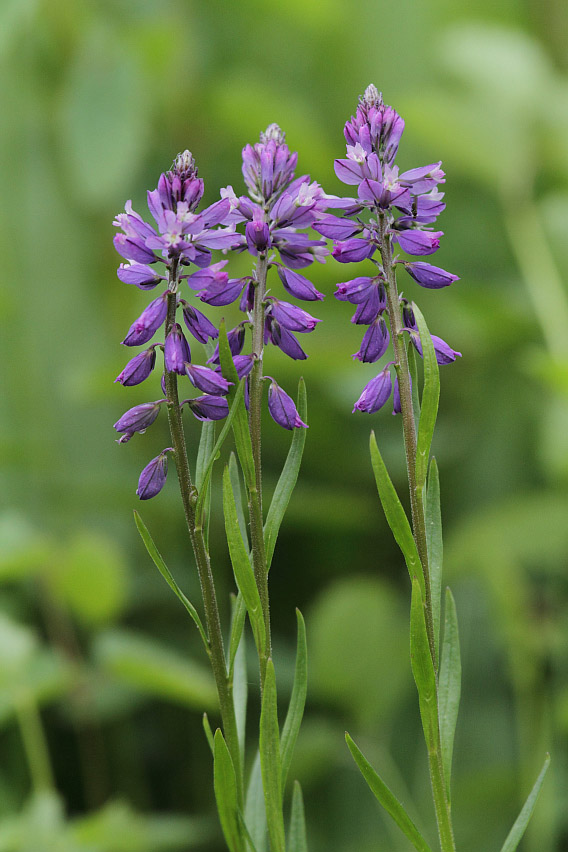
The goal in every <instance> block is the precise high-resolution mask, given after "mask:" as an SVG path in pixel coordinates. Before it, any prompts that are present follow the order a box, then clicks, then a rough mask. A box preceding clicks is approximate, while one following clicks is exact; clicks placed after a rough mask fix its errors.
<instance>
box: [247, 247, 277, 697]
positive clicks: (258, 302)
mask: <svg viewBox="0 0 568 852" xmlns="http://www.w3.org/2000/svg"><path fill="white" fill-rule="evenodd" d="M267 269H268V260H267V257H266V253H262V254H259V256H258V262H257V265H256V275H255V278H256V288H255V294H254V309H253V326H252V349H253V354H254V364H253V368H252V371H251V374H250V379H249V426H250V436H251V443H252V455H253V460H254V470H255V485H254V487H253V488H250V489H249V494H248V497H249V515H250V532H251V543H252V561H253V569H254V576H255V579H256V585H257V587H258V593H259V595H260V602H261V605H262V613H263V616H264V629H265V635H266V642H265V653H264V654H261V655H260V659H259V664H260V687H261V690H263V689H264V681H265V677H266V665H267V662H268V659H269V658H270V656H271V653H272V652H271V635H270V606H269V598H268V572H267V570H266V554H265V550H264V532H263V515H262V463H261V412H262V356H263V351H264V304H263V303H264V298H265V295H266V272H267Z"/></svg>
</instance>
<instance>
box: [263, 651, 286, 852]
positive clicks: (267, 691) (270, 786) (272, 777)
mask: <svg viewBox="0 0 568 852" xmlns="http://www.w3.org/2000/svg"><path fill="white" fill-rule="evenodd" d="M259 748H260V769H261V772H262V786H263V788H264V802H265V807H266V821H267V824H268V835H269V837H270V849H271V852H285V847H286V842H285V835H284V819H283V816H282V765H281V762H280V734H279V729H278V708H277V704H276V674H275V672H274V664H273V662H272V660H271V659H269V660H268V663H267V666H266V678H265V681H264V691H263V694H262V706H261V711H260V737H259Z"/></svg>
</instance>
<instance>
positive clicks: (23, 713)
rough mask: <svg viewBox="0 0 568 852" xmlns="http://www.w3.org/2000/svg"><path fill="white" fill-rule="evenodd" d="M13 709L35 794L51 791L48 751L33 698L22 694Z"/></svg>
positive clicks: (51, 777)
mask: <svg viewBox="0 0 568 852" xmlns="http://www.w3.org/2000/svg"><path fill="white" fill-rule="evenodd" d="M15 709H16V717H17V719H18V725H19V727H20V733H21V735H22V742H23V744H24V749H25V752H26V758H27V761H28V767H29V770H30V775H31V777H32V782H33V786H34V789H35V791H36V792H37V793H39V792H44V791H46V790H53V789H55V781H54V778H53V770H52V768H51V760H50V758H49V749H48V747H47V741H46V739H45V733H44V730H43V725H42V722H41V716H40V714H39V710H38V708H37V705H36V704H35V702H34V700H33V697H32V696H31V695H29V694H28V693H27V692H26V693H24V692H22V693H21V694H20V696H19V697H18V700H17V701H16V708H15Z"/></svg>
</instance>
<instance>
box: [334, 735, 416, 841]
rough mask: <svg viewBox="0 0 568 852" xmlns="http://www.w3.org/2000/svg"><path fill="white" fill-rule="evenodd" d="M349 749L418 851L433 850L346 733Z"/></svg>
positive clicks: (373, 789)
mask: <svg viewBox="0 0 568 852" xmlns="http://www.w3.org/2000/svg"><path fill="white" fill-rule="evenodd" d="M345 739H346V742H347V745H348V746H349V751H350V752H351V754H352V755H353V759H354V761H355V763H356V764H357V766H358V767H359V769H360V771H361V774H362V776H363V778H364V779H365V781H366V782H367V784H368V786H369V789H370V790H371V792H372V793H373V795H374V796H375V798H376V799H377V800H378V801H379V802H380V804H381V805H382V807H383V808H384V809H385V811H386V812H387V813H388V814H389V816H390V817H392V819H393V820H394V821H395V822H396V824H397V825H398V827H399V828H400V830H401V831H402V832H403V833H404V834H405V835H406V836H407V837H408V839H409V840H410V842H411V843H412V845H413V846H414V848H415V849H417V850H418V852H432V850H431V849H430V847H429V846H428V844H427V843H426V841H425V840H424V838H423V837H422V835H421V834H420V832H419V831H418V829H417V828H416V826H415V825H414V823H413V822H412V820H411V819H410V817H409V816H408V814H407V813H406V811H405V810H404V807H403V805H402V804H401V803H400V802H399V801H398V799H397V798H396V796H395V795H394V793H392V792H391V790H390V789H389V788H388V787H387V785H386V784H385V782H384V781H383V779H382V778H381V777H380V776H379V775H378V774H377V773H376V772H375V770H374V769H373V767H372V766H371V764H370V763H369V761H368V760H367V759H366V758H365V757H364V756H363V754H362V752H361V751H360V750H359V748H358V747H357V746H356V745H355V743H354V742H353V740H352V739H351V737H350V736H349V734H345Z"/></svg>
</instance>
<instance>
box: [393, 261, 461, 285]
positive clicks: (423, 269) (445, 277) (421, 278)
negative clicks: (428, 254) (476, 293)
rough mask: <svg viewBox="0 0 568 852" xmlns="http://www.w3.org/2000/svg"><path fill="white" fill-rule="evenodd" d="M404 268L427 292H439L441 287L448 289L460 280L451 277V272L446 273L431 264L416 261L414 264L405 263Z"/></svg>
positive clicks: (454, 276) (457, 276)
mask: <svg viewBox="0 0 568 852" xmlns="http://www.w3.org/2000/svg"><path fill="white" fill-rule="evenodd" d="M404 268H405V269H406V271H407V272H408V274H409V275H410V276H411V278H414V280H415V281H417V282H418V284H420V286H421V287H427V288H428V289H429V290H439V289H440V288H441V287H448V285H450V284H453V283H454V281H459V280H460V279H459V275H452V273H451V272H446V270H445V269H440V267H439V266H432V264H430V263H425V262H424V261H422V260H417V261H416V262H415V263H405V264H404Z"/></svg>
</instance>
